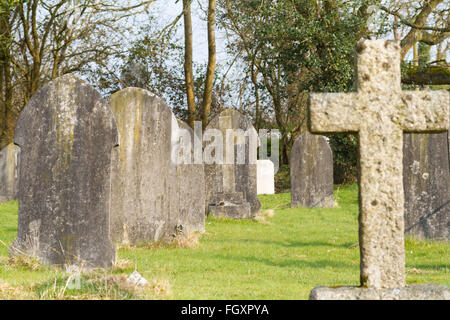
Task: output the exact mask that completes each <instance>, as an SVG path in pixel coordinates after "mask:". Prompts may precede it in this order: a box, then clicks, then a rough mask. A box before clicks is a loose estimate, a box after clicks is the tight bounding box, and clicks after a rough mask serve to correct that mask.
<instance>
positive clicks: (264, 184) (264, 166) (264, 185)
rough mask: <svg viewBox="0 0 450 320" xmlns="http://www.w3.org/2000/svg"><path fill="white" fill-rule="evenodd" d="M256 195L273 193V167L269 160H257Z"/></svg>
mask: <svg viewBox="0 0 450 320" xmlns="http://www.w3.org/2000/svg"><path fill="white" fill-rule="evenodd" d="M256 169H257V175H258V180H257V184H258V185H257V190H258V194H274V193H275V165H274V164H273V162H272V161H270V160H258V163H257V168H256Z"/></svg>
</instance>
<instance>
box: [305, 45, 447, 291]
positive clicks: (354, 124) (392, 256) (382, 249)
mask: <svg viewBox="0 0 450 320" xmlns="http://www.w3.org/2000/svg"><path fill="white" fill-rule="evenodd" d="M356 55H357V72H356V73H357V91H358V92H357V93H346V94H344V93H324V94H311V96H310V105H309V108H310V129H311V132H313V133H324V132H328V133H338V132H358V133H359V140H360V142H359V159H360V172H359V174H360V177H359V193H360V196H359V201H360V204H359V206H360V214H359V241H360V254H361V286H365V287H372V288H379V289H383V288H399V287H404V286H405V285H406V281H405V249H404V218H403V213H404V193H403V179H402V175H403V170H402V165H403V164H402V159H403V153H402V150H403V132H439V131H445V130H447V129H448V127H449V94H448V92H447V91H411V92H408V91H402V89H401V81H400V45H399V43H398V42H396V41H385V40H374V41H369V40H366V41H360V42H358V44H357V45H356Z"/></svg>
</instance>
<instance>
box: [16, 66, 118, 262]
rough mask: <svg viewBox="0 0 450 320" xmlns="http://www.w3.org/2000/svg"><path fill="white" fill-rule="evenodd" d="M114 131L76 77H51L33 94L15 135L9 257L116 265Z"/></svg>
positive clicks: (104, 108) (105, 110) (93, 94)
mask: <svg viewBox="0 0 450 320" xmlns="http://www.w3.org/2000/svg"><path fill="white" fill-rule="evenodd" d="M117 135H118V133H117V128H116V124H115V121H114V117H113V115H112V113H111V111H110V109H109V107H108V104H107V103H106V101H104V100H103V99H102V97H101V96H100V94H99V93H98V92H97V91H96V90H95V89H93V88H92V87H91V86H89V85H88V84H87V83H85V82H84V81H82V80H80V79H78V78H76V77H74V76H72V75H65V76H63V77H61V78H58V79H56V80H54V81H52V82H50V83H49V84H47V85H45V86H44V87H43V88H42V89H41V90H39V91H38V92H37V93H36V94H35V95H34V96H33V97H32V98H31V100H30V101H29V102H28V104H27V105H26V107H25V109H24V110H23V111H22V113H21V115H20V118H19V121H18V123H17V127H16V131H15V138H14V141H15V143H16V144H17V145H18V146H19V147H20V161H19V164H20V169H19V175H20V178H19V227H18V235H17V238H16V240H15V241H14V242H13V244H12V245H11V248H10V249H11V254H12V255H27V256H33V257H37V258H38V259H39V260H41V261H42V262H43V263H46V264H50V265H81V266H83V267H85V268H88V269H90V268H97V267H109V266H111V265H112V264H113V262H114V260H115V248H114V245H113V244H112V242H111V240H110V233H109V213H110V193H111V192H110V188H111V150H112V149H113V148H114V147H115V146H117V138H118V137H117Z"/></svg>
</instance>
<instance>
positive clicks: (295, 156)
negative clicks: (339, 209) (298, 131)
mask: <svg viewBox="0 0 450 320" xmlns="http://www.w3.org/2000/svg"><path fill="white" fill-rule="evenodd" d="M289 164H290V167H291V206H292V207H294V208H295V207H309V208H315V207H323V208H332V207H333V206H334V196H333V153H332V152H331V148H330V145H329V144H328V141H327V140H326V139H325V137H324V136H319V135H313V134H311V133H309V132H305V133H304V134H302V135H301V136H300V137H299V138H298V139H297V140H296V141H295V143H294V145H293V147H292V150H291V161H290V163H289Z"/></svg>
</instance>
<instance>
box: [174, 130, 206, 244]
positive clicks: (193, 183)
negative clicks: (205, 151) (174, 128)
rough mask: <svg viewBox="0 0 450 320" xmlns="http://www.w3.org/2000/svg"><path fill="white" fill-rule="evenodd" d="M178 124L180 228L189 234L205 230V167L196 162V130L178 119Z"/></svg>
mask: <svg viewBox="0 0 450 320" xmlns="http://www.w3.org/2000/svg"><path fill="white" fill-rule="evenodd" d="M178 126H179V128H180V129H179V131H178V132H179V135H178V136H179V140H178V141H177V142H178V143H179V144H180V145H179V152H178V154H177V156H178V158H177V182H178V197H179V210H180V211H179V218H178V219H179V220H178V230H179V231H180V229H181V231H183V233H184V234H186V235H189V234H191V233H193V232H204V231H205V218H206V212H205V210H206V208H205V202H206V190H205V168H204V165H203V163H195V162H194V148H193V147H194V131H193V130H192V129H191V127H189V125H188V124H187V123H185V122H183V121H178ZM197 138H198V139H200V138H199V137H197ZM200 143H201V142H200Z"/></svg>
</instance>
